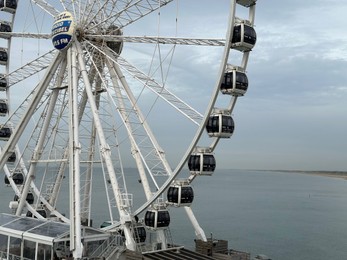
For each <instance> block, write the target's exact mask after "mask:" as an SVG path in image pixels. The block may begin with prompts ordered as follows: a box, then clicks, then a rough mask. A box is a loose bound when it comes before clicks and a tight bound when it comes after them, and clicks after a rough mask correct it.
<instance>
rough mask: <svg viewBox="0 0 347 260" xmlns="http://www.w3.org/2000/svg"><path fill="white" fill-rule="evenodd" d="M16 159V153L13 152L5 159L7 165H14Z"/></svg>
mask: <svg viewBox="0 0 347 260" xmlns="http://www.w3.org/2000/svg"><path fill="white" fill-rule="evenodd" d="M16 159H17V155H16V152H13V153H12V154H11V155H10V156H9V157H8V158H7V162H8V163H14V162H15V161H16Z"/></svg>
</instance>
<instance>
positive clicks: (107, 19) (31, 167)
mask: <svg viewBox="0 0 347 260" xmlns="http://www.w3.org/2000/svg"><path fill="white" fill-rule="evenodd" d="M191 2H195V3H183V2H180V1H175V0H158V1H157V0H103V1H94V0H93V1H91V0H60V1H53V0H32V1H17V0H2V1H0V10H1V11H0V12H1V16H0V43H1V45H0V66H1V69H2V71H1V75H0V90H1V93H0V94H1V95H2V97H1V98H0V115H1V116H2V118H1V128H0V139H1V143H0V146H1V157H0V168H1V169H3V171H4V173H5V183H6V184H7V185H8V186H9V187H11V188H12V189H13V191H14V199H13V200H12V201H11V202H9V203H10V208H11V209H12V210H13V213H14V214H16V215H18V216H19V215H23V214H24V215H27V216H28V217H35V218H39V219H44V218H55V219H57V220H58V221H62V222H66V223H69V224H70V225H71V227H72V228H71V233H72V234H73V235H71V242H72V244H73V245H74V248H73V251H74V255H77V256H80V255H81V254H82V249H81V245H80V244H81V240H82V234H81V232H80V230H81V225H92V218H93V216H95V212H93V211H94V210H95V206H94V204H95V203H96V204H99V203H102V202H101V201H99V200H98V201H93V196H95V192H96V191H95V190H97V192H98V193H101V192H102V193H103V194H104V196H103V198H104V202H105V205H106V207H105V212H106V213H105V214H104V215H105V216H107V219H108V220H109V221H108V223H107V226H104V227H102V228H103V229H104V230H108V231H110V232H111V231H115V230H121V233H122V234H123V235H124V237H125V241H126V246H127V248H129V249H131V250H141V251H146V250H153V245H152V247H150V249H148V247H146V245H144V244H145V241H146V233H147V234H148V233H151V234H152V235H153V236H155V237H156V239H155V241H156V242H155V244H156V245H158V244H160V245H161V246H160V247H161V248H162V249H165V248H166V247H167V246H168V244H170V243H171V241H170V239H171V236H170V232H169V224H170V214H169V208H171V209H172V210H174V208H175V207H184V209H185V211H186V213H187V215H188V218H189V219H190V221H191V222H192V225H193V227H194V229H195V233H196V235H197V237H198V238H199V239H202V240H206V236H205V234H204V231H203V229H202V228H201V227H200V226H199V223H198V220H197V218H196V217H195V216H194V213H193V211H192V209H191V208H190V205H191V204H192V203H193V199H194V191H193V188H192V186H191V184H192V182H193V181H194V180H195V179H196V178H198V177H200V176H211V175H213V172H214V170H215V168H216V162H218V158H215V157H214V151H215V149H216V147H217V144H218V142H219V141H220V139H228V138H230V137H231V136H232V134H233V131H234V121H233V119H232V116H231V115H232V112H233V109H234V107H235V104H236V101H237V99H238V97H241V96H243V95H244V94H245V93H246V91H247V88H248V79H247V75H246V68H247V63H248V58H249V54H250V51H251V50H252V48H253V47H254V45H255V43H256V33H255V30H254V28H253V27H254V16H255V4H256V0H232V1H220V2H221V3H218V4H217V3H215V1H204V3H200V1H191ZM205 2H207V3H205ZM197 4H199V5H204V4H205V5H206V8H207V7H209V6H210V7H211V5H213V6H217V7H218V6H220V7H221V9H220V10H222V11H223V15H222V16H221V17H222V18H223V20H222V19H221V24H222V26H224V27H222V28H221V29H220V30H221V33H220V32H218V34H217V35H213V32H211V31H210V30H206V31H205V32H204V31H201V32H200V31H198V32H196V31H194V26H196V25H195V24H190V26H191V28H188V27H180V21H181V19H182V21H185V18H187V17H185V16H190V15H196V16H204V15H206V14H208V12H207V13H203V14H199V10H200V9H199V8H196V5H197ZM189 8H191V9H189ZM201 10H204V9H203V8H201ZM205 18H206V20H207V19H208V17H205ZM202 20H203V19H202ZM202 20H201V21H202ZM167 23H170V25H167ZM207 23H209V22H207ZM172 24H173V25H172ZM180 30H182V31H183V32H184V33H185V36H184V37H182V36H180V35H182V34H180ZM216 31H218V30H216ZM211 33H212V36H211ZM19 50H20V51H19ZM231 52H232V54H233V55H231ZM211 53H213V54H215V55H212V57H215V58H213V59H214V60H213V62H214V64H213V66H211V71H210V73H211V75H213V76H214V81H213V82H203V81H201V79H200V78H199V77H200V76H199V75H200V74H201V72H199V71H195V72H194V68H184V69H182V67H183V66H182V65H185V64H184V63H185V62H188V61H189V59H187V58H189V57H190V55H191V57H192V59H196V58H197V57H198V58H201V57H203V55H206V56H207V55H208V54H211ZM202 62H203V61H202ZM192 64H195V65H196V68H199V62H198V61H197V62H195V63H192ZM188 65H189V64H188ZM184 79H186V80H188V79H190V80H191V81H199V84H204V86H196V85H195V86H194V87H195V88H196V87H199V88H198V89H193V88H192V87H191V86H190V84H188V83H187V82H186V83H184V84H183V82H184ZM193 94H194V95H193ZM199 97H201V100H200V99H199ZM176 147H179V148H176ZM130 168H132V169H130ZM134 174H136V176H137V177H134ZM134 178H135V179H136V180H137V183H136V185H134V183H133V182H132V181H129V179H134ZM100 183H101V184H102V185H103V186H102V187H101V186H100ZM134 186H136V187H134ZM139 187H141V191H142V193H141V194H142V195H140V196H138V195H137V196H135V195H134V192H136V193H137V192H138V190H139V189H140V188H139ZM134 190H135V191H134ZM67 192H68V193H69V194H70V195H69V196H68V200H69V204H68V205H69V209H66V208H62V206H61V204H60V201H61V200H64V198H65V197H64V196H66V193H67ZM134 234H135V235H134ZM139 245H141V246H139Z"/></svg>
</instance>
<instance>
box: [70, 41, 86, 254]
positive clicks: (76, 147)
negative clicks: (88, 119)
mask: <svg viewBox="0 0 347 260" xmlns="http://www.w3.org/2000/svg"><path fill="white" fill-rule="evenodd" d="M76 55H77V53H76V51H75V48H74V47H72V48H70V49H69V50H68V57H67V58H68V80H69V86H68V93H69V151H70V154H69V187H70V196H69V197H70V220H71V223H70V250H71V251H72V253H73V257H74V259H80V258H81V257H82V251H83V245H82V235H81V201H80V195H79V194H80V157H79V154H80V151H81V146H80V143H79V134H78V128H79V126H78V94H77V91H78V76H77V68H76V64H77V62H76Z"/></svg>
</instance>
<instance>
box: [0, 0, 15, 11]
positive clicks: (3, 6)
mask: <svg viewBox="0 0 347 260" xmlns="http://www.w3.org/2000/svg"><path fill="white" fill-rule="evenodd" d="M16 9H17V0H0V11H4V12H8V13H11V14H14V13H15V12H16Z"/></svg>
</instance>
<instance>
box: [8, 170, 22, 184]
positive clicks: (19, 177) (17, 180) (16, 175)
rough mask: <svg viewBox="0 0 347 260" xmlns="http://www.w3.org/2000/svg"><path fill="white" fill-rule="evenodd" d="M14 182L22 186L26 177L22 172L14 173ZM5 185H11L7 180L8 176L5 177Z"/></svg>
mask: <svg viewBox="0 0 347 260" xmlns="http://www.w3.org/2000/svg"><path fill="white" fill-rule="evenodd" d="M12 180H13V182H14V183H15V184H16V185H22V184H23V183H24V175H23V173H22V172H21V171H18V172H14V173H13V174H12ZM4 181H5V184H6V185H10V181H9V180H8V178H7V175H5V178H4Z"/></svg>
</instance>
